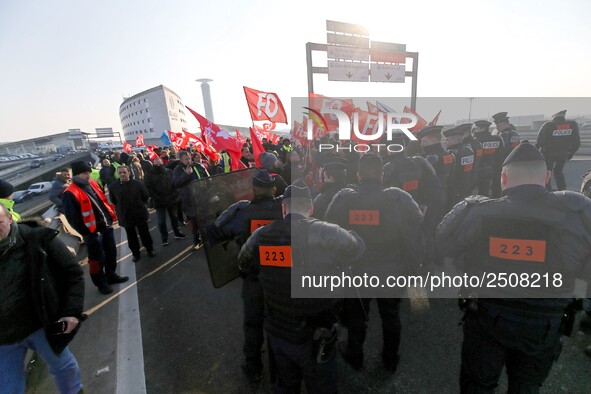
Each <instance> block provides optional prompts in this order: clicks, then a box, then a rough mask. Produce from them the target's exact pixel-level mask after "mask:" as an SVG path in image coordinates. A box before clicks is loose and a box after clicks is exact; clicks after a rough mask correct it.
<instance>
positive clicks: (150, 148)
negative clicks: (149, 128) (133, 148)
mask: <svg viewBox="0 0 591 394" xmlns="http://www.w3.org/2000/svg"><path fill="white" fill-rule="evenodd" d="M154 149H156V146H154V145H152V146H149V145H146V150H147V151H148V158H149V159H150V160H154V159H155V158H157V157H158V154H157V153H156V152H154Z"/></svg>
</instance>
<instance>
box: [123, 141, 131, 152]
mask: <svg viewBox="0 0 591 394" xmlns="http://www.w3.org/2000/svg"><path fill="white" fill-rule="evenodd" d="M123 150H124V151H125V152H128V153H129V152H131V151H132V150H133V146H131V144H130V143H129V142H127V141H125V142H124V143H123Z"/></svg>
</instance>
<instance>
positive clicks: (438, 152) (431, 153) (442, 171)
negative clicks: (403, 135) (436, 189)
mask: <svg viewBox="0 0 591 394" xmlns="http://www.w3.org/2000/svg"><path fill="white" fill-rule="evenodd" d="M441 129H442V127H441V126H431V127H426V128H424V129H422V130H421V131H420V132H419V133H418V134H417V138H418V139H419V140H420V139H422V138H423V137H427V136H429V135H431V134H436V133H439V134H440V133H441ZM423 152H424V156H423V157H425V159H427V161H428V162H429V164H431V166H433V169H434V170H435V174H437V178H439V181H440V182H441V186H442V187H443V189H444V191H446V190H447V186H448V183H449V178H450V176H451V173H452V171H453V169H454V164H455V157H454V155H453V154H452V153H450V152H448V151H447V150H446V149H445V148H444V147H443V145H441V144H433V145H429V146H423ZM445 198H446V200H447V194H446V196H445Z"/></svg>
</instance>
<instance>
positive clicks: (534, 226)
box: [437, 185, 591, 313]
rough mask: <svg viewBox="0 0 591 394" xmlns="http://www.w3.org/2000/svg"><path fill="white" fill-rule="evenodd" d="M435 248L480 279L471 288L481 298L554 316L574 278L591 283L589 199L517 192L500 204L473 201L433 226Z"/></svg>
mask: <svg viewBox="0 0 591 394" xmlns="http://www.w3.org/2000/svg"><path fill="white" fill-rule="evenodd" d="M437 244H438V248H439V252H440V253H441V254H442V255H443V256H449V257H454V258H462V257H463V259H461V260H462V261H463V267H462V271H463V272H466V273H469V274H471V275H475V276H477V277H478V278H482V280H484V283H482V285H481V287H479V288H477V289H474V288H473V287H472V288H471V291H472V293H473V294H474V295H476V296H478V297H479V298H495V299H501V301H498V302H499V303H503V306H508V305H509V306H510V308H511V309H522V310H527V309H529V310H531V311H533V310H535V311H538V312H547V313H558V312H560V311H561V310H563V309H564V307H565V306H566V305H567V304H568V303H569V301H570V300H569V297H572V296H573V290H574V286H575V278H576V277H581V278H583V279H584V280H589V279H591V275H590V274H591V265H590V257H591V200H589V199H588V198H586V197H584V196H583V195H581V194H579V193H575V192H569V191H566V192H565V191H561V192H554V193H551V192H549V191H547V190H546V189H545V187H543V186H541V185H521V186H515V187H512V188H510V189H507V190H505V191H504V196H503V197H501V198H498V199H491V198H487V197H483V196H472V197H469V198H467V199H465V200H464V201H462V202H460V203H458V204H457V205H456V206H455V207H454V208H453V209H452V211H451V212H449V213H448V214H447V215H446V216H445V218H444V219H443V221H442V222H441V223H440V224H439V226H438V228H437ZM503 277H504V278H505V279H499V278H503ZM505 280H507V281H508V282H507V283H505ZM516 284H517V286H515V285H516ZM493 286H494V287H493ZM488 301H490V300H488ZM511 305H512V306H511Z"/></svg>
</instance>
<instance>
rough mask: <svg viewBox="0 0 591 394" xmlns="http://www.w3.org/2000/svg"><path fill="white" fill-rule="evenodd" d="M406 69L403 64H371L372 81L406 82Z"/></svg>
mask: <svg viewBox="0 0 591 394" xmlns="http://www.w3.org/2000/svg"><path fill="white" fill-rule="evenodd" d="M405 73H406V69H405V67H404V65H403V64H375V63H372V65H371V81H372V82H396V83H401V82H404V76H405Z"/></svg>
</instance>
